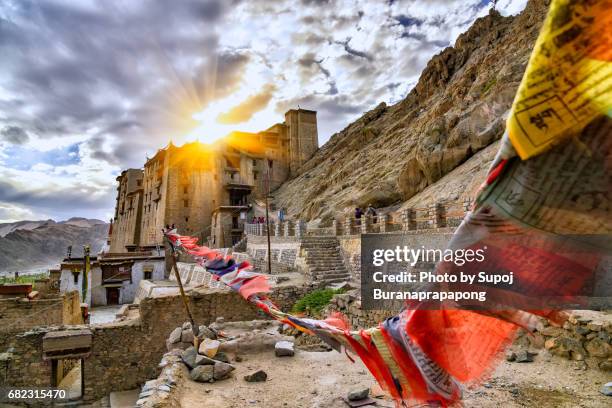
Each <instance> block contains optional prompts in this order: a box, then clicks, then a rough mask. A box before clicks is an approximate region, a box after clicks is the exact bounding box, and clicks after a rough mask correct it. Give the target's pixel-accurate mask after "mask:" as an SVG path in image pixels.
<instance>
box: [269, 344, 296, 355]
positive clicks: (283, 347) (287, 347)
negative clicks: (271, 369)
mask: <svg viewBox="0 0 612 408" xmlns="http://www.w3.org/2000/svg"><path fill="white" fill-rule="evenodd" d="M274 354H276V357H292V356H293V355H295V350H294V348H293V343H292V342H290V341H279V342H277V343H276V344H275V345H274Z"/></svg>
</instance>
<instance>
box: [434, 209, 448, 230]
mask: <svg viewBox="0 0 612 408" xmlns="http://www.w3.org/2000/svg"><path fill="white" fill-rule="evenodd" d="M433 226H434V228H444V227H446V206H445V205H444V204H443V203H436V204H435V206H434V223H433Z"/></svg>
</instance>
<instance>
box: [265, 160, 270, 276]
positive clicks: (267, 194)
mask: <svg viewBox="0 0 612 408" xmlns="http://www.w3.org/2000/svg"><path fill="white" fill-rule="evenodd" d="M271 166H272V161H271V160H268V166H267V171H266V188H265V190H266V235H267V236H268V273H269V274H270V275H271V274H272V249H271V246H270V213H269V210H268V196H269V195H270V167H271Z"/></svg>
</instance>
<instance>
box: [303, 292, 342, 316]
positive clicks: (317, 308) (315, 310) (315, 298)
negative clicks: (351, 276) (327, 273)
mask: <svg viewBox="0 0 612 408" xmlns="http://www.w3.org/2000/svg"><path fill="white" fill-rule="evenodd" d="M344 292H345V290H344V289H317V290H315V291H312V292H310V293H307V294H306V295H304V297H303V298H301V299H300V300H298V301H297V302H295V304H294V305H293V308H292V309H291V311H292V312H293V313H306V314H308V315H311V316H318V315H320V314H321V311H322V310H323V308H324V307H325V306H327V305H328V304H329V301H330V300H331V298H332V297H334V295H337V294H339V293H344Z"/></svg>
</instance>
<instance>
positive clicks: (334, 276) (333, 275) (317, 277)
mask: <svg viewBox="0 0 612 408" xmlns="http://www.w3.org/2000/svg"><path fill="white" fill-rule="evenodd" d="M350 276H351V275H349V274H348V273H330V274H327V275H313V277H314V278H315V280H324V279H337V278H345V279H346V278H348V277H350Z"/></svg>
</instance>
